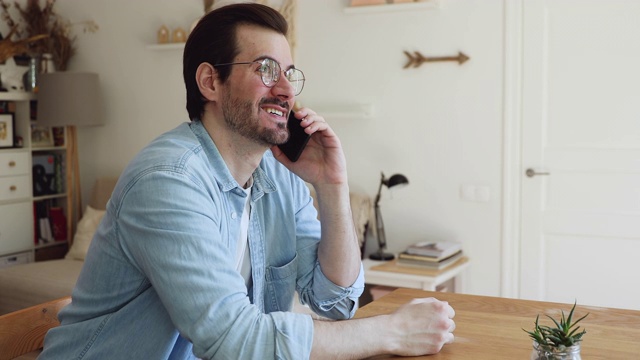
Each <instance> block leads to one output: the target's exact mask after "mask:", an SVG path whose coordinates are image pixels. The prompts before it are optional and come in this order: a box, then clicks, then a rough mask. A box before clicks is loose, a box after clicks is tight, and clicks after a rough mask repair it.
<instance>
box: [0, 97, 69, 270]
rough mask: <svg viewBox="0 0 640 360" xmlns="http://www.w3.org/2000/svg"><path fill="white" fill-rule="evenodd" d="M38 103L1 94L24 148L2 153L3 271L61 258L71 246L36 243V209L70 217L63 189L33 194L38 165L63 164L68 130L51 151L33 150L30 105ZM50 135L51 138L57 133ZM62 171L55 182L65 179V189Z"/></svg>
mask: <svg viewBox="0 0 640 360" xmlns="http://www.w3.org/2000/svg"><path fill="white" fill-rule="evenodd" d="M35 99H36V97H35V95H34V94H31V93H16V92H0V103H1V104H2V106H0V108H2V109H3V110H4V112H6V113H13V115H14V126H13V132H14V133H13V134H12V135H13V136H14V137H16V138H20V139H21V140H22V141H16V142H15V143H16V144H20V145H19V146H20V147H13V148H0V267H6V266H11V265H15V264H19V263H24V262H30V261H32V260H33V259H34V258H35V259H36V260H37V259H38V258H41V259H45V258H52V257H59V256H60V254H64V253H65V252H66V248H67V245H68V240H69V236H68V234H67V236H66V237H64V238H58V240H56V241H52V242H49V243H44V244H42V243H38V241H35V240H36V239H37V238H39V236H38V233H39V227H36V226H35V224H39V221H38V219H37V218H38V217H39V216H38V215H37V212H36V209H38V210H41V209H45V210H47V211H48V209H50V208H52V207H60V208H62V209H63V213H64V214H65V215H66V213H67V211H66V209H67V208H68V199H67V193H66V186H65V185H62V187H60V188H59V189H58V191H54V192H50V193H46V194H36V195H38V196H34V193H33V189H34V187H33V182H34V176H33V175H34V173H33V165H34V159H36V158H38V157H40V158H42V157H43V156H45V157H46V156H48V155H52V156H55V158H56V159H58V160H60V161H61V162H65V159H66V155H67V154H66V152H67V151H66V149H67V147H66V143H65V141H64V140H65V139H66V131H64V129H62V130H63V131H62V132H61V133H62V135H61V136H62V141H61V142H60V143H59V144H55V143H54V142H53V141H54V140H55V139H52V143H51V145H50V146H49V145H45V146H44V147H43V146H42V144H40V145H39V146H38V147H35V146H34V144H32V142H31V125H32V119H31V114H32V113H33V110H35V109H34V107H35V103H32V102H33V101H34V100H35ZM36 123H37V122H36ZM57 133H60V132H57ZM49 135H50V136H52V137H53V135H54V133H53V132H50V133H49ZM58 140H60V139H58ZM60 169H62V166H60ZM61 171H62V172H60V173H58V172H57V173H56V174H57V176H56V177H62V180H60V179H58V181H62V182H63V183H66V176H65V174H64V171H63V170H61ZM47 253H55V255H50V254H47ZM43 254H44V255H43Z"/></svg>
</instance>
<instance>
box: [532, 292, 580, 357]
mask: <svg viewBox="0 0 640 360" xmlns="http://www.w3.org/2000/svg"><path fill="white" fill-rule="evenodd" d="M575 309H576V304H575V303H574V304H573V307H572V308H571V311H570V312H569V315H568V316H566V317H565V314H564V311H561V313H562V316H561V318H560V320H559V321H558V320H556V319H554V318H553V317H551V316H549V315H547V317H548V318H549V319H551V321H553V324H554V325H552V326H546V325H541V324H540V322H539V320H540V315H538V316H537V317H536V322H535V326H534V328H533V331H528V330H525V329H522V330H524V331H525V332H526V333H527V334H529V337H530V338H531V339H532V340H533V350H532V352H531V360H581V357H580V343H581V341H582V337H583V336H584V334H586V333H587V331H586V330H584V329H583V330H582V331H579V330H580V326H577V325H578V323H579V322H580V321H582V320H583V319H584V318H586V317H587V315H589V314H587V315H585V316H583V317H581V318H579V319H578V320H576V321H573V313H574V311H575Z"/></svg>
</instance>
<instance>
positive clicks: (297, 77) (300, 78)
mask: <svg viewBox="0 0 640 360" xmlns="http://www.w3.org/2000/svg"><path fill="white" fill-rule="evenodd" d="M284 75H285V76H286V77H287V80H289V82H290V83H291V86H293V88H294V92H295V94H296V95H298V94H300V93H301V92H302V88H303V87H304V74H303V73H302V71H300V70H298V69H295V68H292V69H289V70H287V72H285V73H284Z"/></svg>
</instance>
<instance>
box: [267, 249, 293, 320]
mask: <svg viewBox="0 0 640 360" xmlns="http://www.w3.org/2000/svg"><path fill="white" fill-rule="evenodd" d="M297 274H298V255H295V256H294V257H293V259H292V260H291V261H289V262H288V263H286V264H284V265H282V266H269V267H267V269H266V283H267V284H266V285H267V287H266V288H267V294H266V299H265V305H266V306H265V307H266V309H265V312H267V313H269V312H272V311H291V309H292V305H293V295H294V292H295V291H296V278H297Z"/></svg>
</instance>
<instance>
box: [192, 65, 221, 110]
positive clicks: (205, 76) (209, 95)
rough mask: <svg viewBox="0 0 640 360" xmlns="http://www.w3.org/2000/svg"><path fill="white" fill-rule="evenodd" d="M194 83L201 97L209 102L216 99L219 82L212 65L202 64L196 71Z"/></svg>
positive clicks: (216, 72)
mask: <svg viewBox="0 0 640 360" xmlns="http://www.w3.org/2000/svg"><path fill="white" fill-rule="evenodd" d="M196 83H197V84H198V89H199V90H200V94H202V97H204V98H205V99H207V100H209V101H215V100H217V99H218V93H219V90H220V89H219V87H220V81H219V78H218V71H217V70H216V68H214V67H213V65H211V64H209V63H206V62H203V63H202V64H200V65H199V66H198V69H197V70H196Z"/></svg>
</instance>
